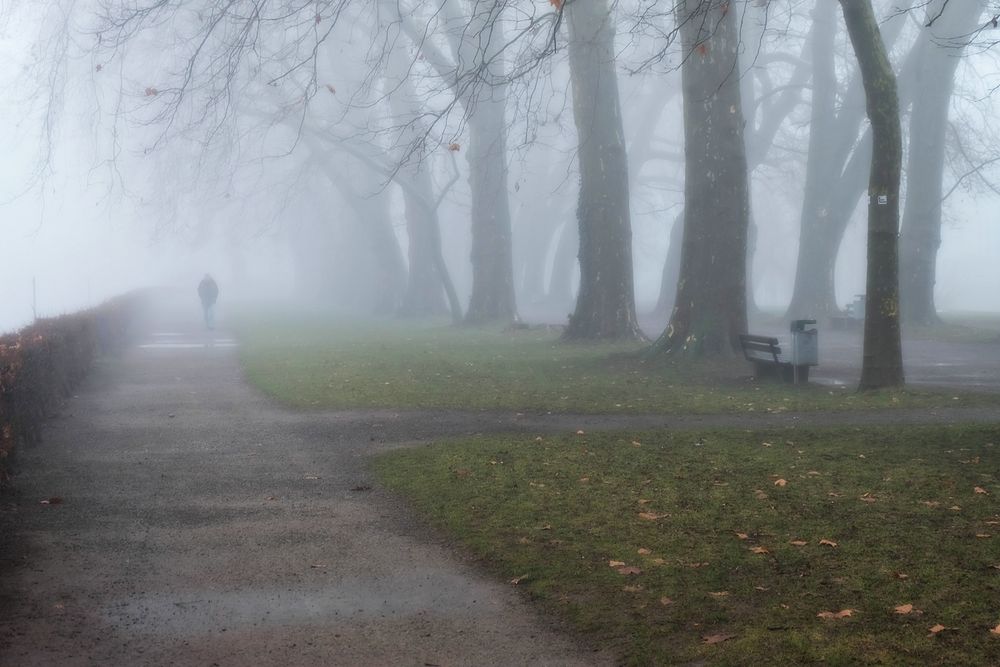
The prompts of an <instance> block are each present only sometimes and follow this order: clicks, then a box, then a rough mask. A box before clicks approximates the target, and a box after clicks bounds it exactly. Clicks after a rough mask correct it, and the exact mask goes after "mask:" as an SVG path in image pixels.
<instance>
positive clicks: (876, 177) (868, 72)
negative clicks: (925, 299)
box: [840, 0, 903, 389]
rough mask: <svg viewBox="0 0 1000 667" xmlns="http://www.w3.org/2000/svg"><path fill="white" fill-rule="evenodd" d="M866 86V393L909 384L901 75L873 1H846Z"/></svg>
mask: <svg viewBox="0 0 1000 667" xmlns="http://www.w3.org/2000/svg"><path fill="white" fill-rule="evenodd" d="M840 5H841V8H842V9H843V12H844V23H845V24H846V25H847V32H848V34H849V35H850V37H851V43H852V44H853V45H854V53H855V55H856V56H857V59H858V65H859V66H860V68H861V77H862V80H863V81H864V87H865V99H866V107H867V110H868V119H869V121H870V122H871V128H872V162H871V172H870V176H869V181H868V278H867V300H866V305H865V339H864V355H863V356H864V359H863V362H862V367H861V385H860V388H861V389H880V388H884V387H898V386H901V385H902V384H903V353H902V343H901V340H900V331H899V264H898V248H897V235H898V233H899V180H900V172H901V171H902V161H903V146H902V130H901V128H900V120H899V98H898V96H897V93H896V75H895V73H894V72H893V70H892V65H890V64H889V56H888V54H887V53H886V51H885V45H884V44H883V43H882V36H881V35H880V34H879V29H878V22H877V21H876V19H875V12H874V11H873V10H872V6H871V0H840Z"/></svg>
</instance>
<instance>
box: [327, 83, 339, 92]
mask: <svg viewBox="0 0 1000 667" xmlns="http://www.w3.org/2000/svg"><path fill="white" fill-rule="evenodd" d="M326 89H327V90H329V91H330V93H331V94H333V95H336V94H337V89H336V88H334V87H333V85H332V84H329V83H328V84H326Z"/></svg>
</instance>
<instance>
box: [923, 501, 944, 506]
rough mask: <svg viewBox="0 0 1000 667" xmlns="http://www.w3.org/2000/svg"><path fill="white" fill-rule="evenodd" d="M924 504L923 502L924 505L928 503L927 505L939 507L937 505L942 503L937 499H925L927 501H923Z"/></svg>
mask: <svg viewBox="0 0 1000 667" xmlns="http://www.w3.org/2000/svg"><path fill="white" fill-rule="evenodd" d="M922 504H923V505H926V506H927V507H937V506H938V505H940V504H941V503H939V502H938V501H936V500H925V501H923V503H922Z"/></svg>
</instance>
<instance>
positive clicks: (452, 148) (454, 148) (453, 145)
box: [448, 143, 462, 153]
mask: <svg viewBox="0 0 1000 667" xmlns="http://www.w3.org/2000/svg"><path fill="white" fill-rule="evenodd" d="M461 149H462V144H456V143H450V144H448V150H450V151H451V152H452V153H457V152H458V151H460V150H461Z"/></svg>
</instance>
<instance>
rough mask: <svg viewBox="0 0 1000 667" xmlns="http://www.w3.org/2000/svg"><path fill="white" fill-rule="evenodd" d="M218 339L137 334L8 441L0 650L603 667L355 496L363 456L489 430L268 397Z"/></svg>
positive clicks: (217, 661)
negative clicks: (280, 404) (311, 410)
mask: <svg viewBox="0 0 1000 667" xmlns="http://www.w3.org/2000/svg"><path fill="white" fill-rule="evenodd" d="M235 346H236V343H235V341H232V340H231V339H230V338H228V337H227V336H224V335H219V334H217V335H215V336H211V335H204V334H202V333H198V332H183V331H181V332H176V331H164V332H161V335H154V336H150V337H149V338H148V339H147V340H145V341H143V342H142V344H141V345H140V346H139V347H137V348H135V349H133V350H131V351H130V352H129V353H127V354H126V356H125V357H124V358H123V359H120V360H117V361H113V362H105V363H104V364H102V365H101V366H100V367H99V368H98V369H97V370H96V371H95V373H94V374H93V375H92V376H91V378H90V379H89V380H88V381H87V383H86V384H85V386H83V387H82V388H81V389H80V391H79V395H78V396H76V397H74V398H73V399H72V400H70V401H69V402H68V404H67V405H66V406H65V408H64V410H63V414H62V415H61V416H59V417H58V418H56V419H55V420H53V422H52V423H51V425H50V426H49V427H48V428H47V430H46V440H45V442H44V443H42V444H40V445H38V446H34V447H28V448H24V449H23V450H22V451H21V452H20V457H19V465H18V469H19V471H20V474H19V476H18V478H17V482H16V485H15V486H14V489H13V490H12V491H9V492H7V493H6V494H5V495H4V496H2V497H0V503H2V505H0V529H2V539H0V664H3V665H54V664H58V665H64V666H65V665H240V666H244V665H513V664H541V665H582V664H595V663H599V662H606V659H605V656H601V655H598V654H594V653H593V652H590V651H588V650H587V649H583V648H580V647H579V646H577V645H576V644H575V643H574V642H573V641H572V640H571V639H568V638H567V637H566V636H565V635H562V634H560V633H558V632H557V631H555V630H553V629H552V628H551V626H550V625H549V624H548V621H546V620H544V619H542V618H540V617H539V616H538V614H537V613H536V612H535V611H533V610H532V609H530V608H529V607H528V606H527V605H526V604H525V603H524V601H523V600H521V599H520V597H519V596H518V595H517V591H516V590H514V589H512V587H510V586H507V585H504V584H502V583H497V582H493V581H490V580H488V579H487V578H486V577H484V576H482V575H481V574H479V573H477V571H476V570H475V568H474V567H472V566H471V565H470V564H468V563H465V562H463V561H462V560H461V558H460V557H458V556H456V555H455V554H454V552H453V551H451V550H449V549H448V548H447V545H444V544H439V543H436V541H435V539H434V538H433V537H429V536H428V535H427V534H426V532H425V531H422V530H421V529H420V528H418V527H416V526H414V524H413V522H412V517H411V516H410V515H409V513H408V511H407V510H406V509H405V508H403V507H400V506H399V505H398V504H396V503H395V502H394V501H393V500H392V499H391V498H389V497H386V496H384V495H383V494H382V493H381V492H380V491H378V490H377V489H375V490H368V489H366V487H368V486H369V484H370V482H371V480H370V479H369V477H368V474H367V472H366V460H367V458H368V456H369V455H370V452H371V451H372V450H373V449H377V448H378V447H379V446H389V445H388V444H386V443H389V442H391V441H393V440H405V439H407V438H409V437H411V436H413V435H414V434H415V435H416V436H417V437H419V436H420V435H421V434H423V433H428V434H430V433H434V432H435V431H438V430H439V428H440V429H442V430H444V431H449V432H452V433H462V432H471V431H474V430H477V429H479V428H480V427H482V426H484V425H485V426H487V427H489V424H483V423H473V424H470V423H469V422H468V420H462V419H460V418H459V417H457V416H455V417H454V418H453V419H451V420H449V419H447V418H443V421H442V422H441V423H438V422H437V420H436V418H435V417H433V416H426V415H425V416H423V417H419V418H415V421H417V422H419V424H413V425H410V426H408V425H407V424H406V423H404V422H407V421H409V420H406V419H402V420H400V419H398V418H393V417H391V416H388V415H387V417H388V419H387V420H383V419H382V418H381V417H379V416H378V415H362V414H354V415H350V414H345V415H341V416H340V417H326V418H323V417H321V416H318V415H302V414H297V413H292V412H289V411H285V410H282V409H280V408H277V407H275V406H274V405H272V404H271V403H269V402H268V401H266V400H265V399H263V398H261V397H260V396H258V395H256V394H255V393H254V392H253V391H252V390H251V389H250V388H249V387H247V386H246V385H245V384H244V383H243V381H242V379H241V374H240V369H239V365H238V361H237V356H236V349H235ZM397 417H398V416H397ZM486 419H487V421H488V422H490V421H492V422H494V424H493V428H498V427H501V426H503V425H504V424H503V423H502V420H501V421H499V422H498V421H496V420H491V419H490V418H486ZM463 421H464V423H462V422H463ZM473 421H476V420H473ZM383 422H385V423H383ZM411 426H412V428H411ZM46 499H52V502H51V503H49V504H42V503H41V501H42V500H46Z"/></svg>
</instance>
